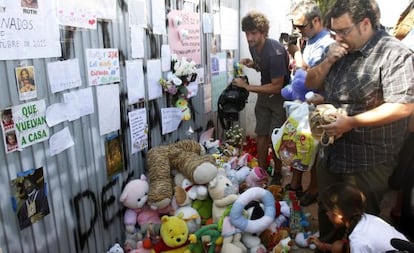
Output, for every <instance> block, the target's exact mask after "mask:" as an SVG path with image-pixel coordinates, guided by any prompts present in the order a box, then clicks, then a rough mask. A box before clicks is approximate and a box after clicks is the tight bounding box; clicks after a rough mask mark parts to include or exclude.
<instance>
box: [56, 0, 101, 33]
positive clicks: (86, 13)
mask: <svg viewBox="0 0 414 253" xmlns="http://www.w3.org/2000/svg"><path fill="white" fill-rule="evenodd" d="M93 2H94V1H90V0H89V1H85V0H71V1H56V3H57V12H56V13H57V17H58V20H59V23H60V24H61V25H64V26H73V27H80V28H86V29H96V23H97V20H96V11H95V10H94V8H93V5H92V4H93Z"/></svg>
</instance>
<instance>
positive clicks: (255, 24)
mask: <svg viewBox="0 0 414 253" xmlns="http://www.w3.org/2000/svg"><path fill="white" fill-rule="evenodd" d="M242 30H243V32H245V34H246V39H247V42H248V43H249V51H250V54H251V56H252V58H253V59H246V58H245V59H241V60H240V64H242V65H244V66H246V67H248V68H254V69H255V70H256V71H260V74H261V84H260V85H248V84H247V83H246V81H245V80H244V79H242V78H236V79H235V80H234V81H233V84H234V85H236V86H238V87H242V88H245V89H246V90H248V91H249V92H255V93H257V94H258V96H257V102H256V107H255V115H256V129H255V132H256V134H257V155H258V162H259V166H260V167H261V168H263V169H266V168H267V166H268V164H267V157H268V151H269V147H270V143H271V141H270V136H271V133H272V131H273V129H274V128H276V127H280V126H281V125H282V124H283V123H284V121H285V119H286V112H285V110H284V108H283V98H282V96H281V95H280V91H281V89H282V88H283V85H284V84H286V83H288V82H289V74H290V73H289V69H288V66H289V56H288V54H287V51H286V49H285V48H284V46H283V45H282V44H280V43H279V42H278V41H276V40H274V39H270V38H268V32H269V20H268V19H267V18H266V17H265V16H264V15H263V14H262V13H258V12H255V11H252V12H250V13H248V14H247V15H246V16H245V17H244V18H243V20H242Z"/></svg>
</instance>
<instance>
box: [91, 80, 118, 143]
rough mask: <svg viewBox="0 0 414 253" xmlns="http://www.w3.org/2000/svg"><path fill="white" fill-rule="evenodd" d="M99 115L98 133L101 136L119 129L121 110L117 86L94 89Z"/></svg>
mask: <svg viewBox="0 0 414 253" xmlns="http://www.w3.org/2000/svg"><path fill="white" fill-rule="evenodd" d="M96 94H97V99H98V113H99V132H100V134H101V135H105V134H108V133H110V132H113V131H117V130H119V129H120V128H121V116H120V115H121V108H120V104H119V85H118V84H112V85H104V86H98V87H97V89H96Z"/></svg>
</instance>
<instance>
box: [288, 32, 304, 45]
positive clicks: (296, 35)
mask: <svg viewBox="0 0 414 253" xmlns="http://www.w3.org/2000/svg"><path fill="white" fill-rule="evenodd" d="M300 37H301V35H300V33H292V34H289V36H288V45H292V44H294V45H297V43H298V39H300Z"/></svg>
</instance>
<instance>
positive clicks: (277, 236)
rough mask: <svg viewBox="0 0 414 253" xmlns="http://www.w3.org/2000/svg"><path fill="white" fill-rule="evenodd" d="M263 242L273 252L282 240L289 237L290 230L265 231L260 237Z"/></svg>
mask: <svg viewBox="0 0 414 253" xmlns="http://www.w3.org/2000/svg"><path fill="white" fill-rule="evenodd" d="M259 237H260V240H261V242H262V243H263V245H264V246H265V247H266V248H267V250H268V251H272V250H273V248H274V247H276V245H278V244H279V242H280V241H281V240H283V239H284V238H287V237H289V230H288V229H287V228H283V229H279V230H273V229H270V228H268V229H265V230H264V231H263V232H262V233H260V235H259Z"/></svg>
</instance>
